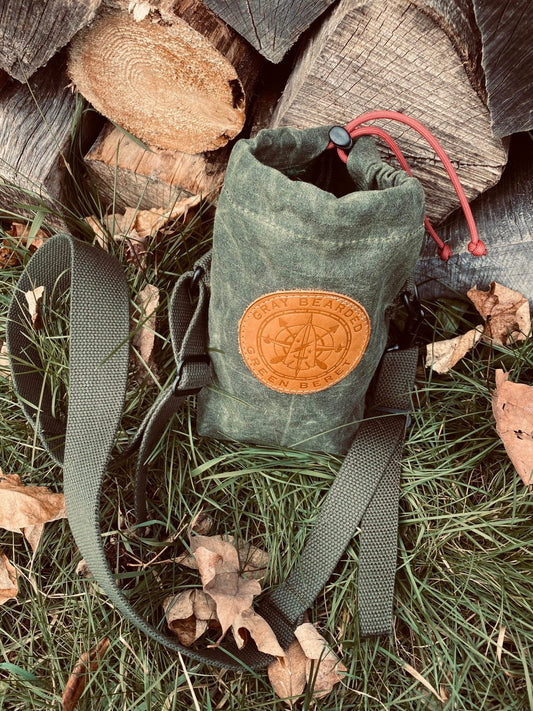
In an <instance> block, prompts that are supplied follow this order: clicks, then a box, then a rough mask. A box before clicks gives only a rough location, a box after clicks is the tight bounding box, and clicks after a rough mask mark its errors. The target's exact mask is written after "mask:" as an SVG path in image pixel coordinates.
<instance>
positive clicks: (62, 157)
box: [0, 55, 91, 220]
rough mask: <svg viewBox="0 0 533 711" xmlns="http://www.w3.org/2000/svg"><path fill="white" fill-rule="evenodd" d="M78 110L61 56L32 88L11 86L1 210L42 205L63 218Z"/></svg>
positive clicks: (1, 127)
mask: <svg viewBox="0 0 533 711" xmlns="http://www.w3.org/2000/svg"><path fill="white" fill-rule="evenodd" d="M30 89H31V90H30ZM75 107H76V97H75V96H74V94H73V93H72V91H71V90H70V89H69V88H68V79H67V76H66V73H65V61H64V57H62V56H61V55H58V56H57V57H56V58H54V59H53V60H52V61H51V62H50V63H49V64H48V65H47V66H46V67H45V68H43V69H40V70H39V71H38V72H36V73H35V74H34V75H33V76H32V78H31V79H30V80H29V82H28V84H20V83H19V82H17V81H15V80H12V81H11V82H9V83H8V84H6V85H5V86H4V88H3V89H2V90H1V91H0V207H1V208H3V209H9V208H11V209H13V210H14V211H15V212H18V211H19V207H17V203H25V204H33V205H36V204H43V205H45V206H47V207H48V208H49V209H50V210H52V211H53V213H57V214H58V215H60V214H62V213H63V212H64V208H65V205H67V204H68V202H69V190H68V177H69V172H68V168H67V164H68V160H69V150H70V147H71V130H72V125H73V116H74V111H75ZM85 138H86V140H90V139H91V135H90V133H86V135H85ZM60 219H61V218H60V217H58V220H60ZM52 220H53V218H52Z"/></svg>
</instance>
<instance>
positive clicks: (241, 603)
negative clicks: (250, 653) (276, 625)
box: [190, 535, 283, 656]
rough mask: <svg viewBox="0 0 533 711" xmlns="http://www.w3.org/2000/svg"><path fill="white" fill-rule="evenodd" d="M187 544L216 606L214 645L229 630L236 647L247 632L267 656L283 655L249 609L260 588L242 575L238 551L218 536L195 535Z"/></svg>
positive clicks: (269, 632) (267, 629)
mask: <svg viewBox="0 0 533 711" xmlns="http://www.w3.org/2000/svg"><path fill="white" fill-rule="evenodd" d="M190 543H191V551H192V553H193V555H194V557H195V558H196V562H197V564H198V571H199V573H200V577H201V579H202V586H203V589H204V592H206V593H207V594H208V595H209V596H210V597H212V598H213V600H214V601H215V605H216V612H217V619H218V621H219V622H220V626H221V635H220V638H219V639H218V640H217V642H216V644H215V646H216V645H218V644H220V642H221V641H222V639H223V638H224V635H225V634H226V632H227V631H228V629H229V628H230V627H232V629H233V633H234V636H235V641H236V642H237V645H238V646H243V644H244V643H245V642H246V639H247V635H245V634H243V630H247V632H248V633H249V635H250V636H251V637H252V638H253V640H254V642H255V643H256V645H257V646H258V647H259V649H262V650H263V651H264V650H266V649H269V650H274V651H273V652H269V653H275V654H279V656H282V655H283V650H282V649H281V647H280V646H279V644H278V641H277V639H276V635H275V634H274V632H273V630H272V629H271V628H270V626H269V625H268V624H267V622H266V621H265V620H263V618H261V617H260V616H259V615H257V614H256V613H255V612H254V611H253V610H252V609H251V608H252V602H253V599H254V597H255V596H256V595H259V593H260V592H261V586H260V584H259V582H258V581H257V580H255V579H247V578H244V577H243V576H242V575H241V570H240V568H241V564H240V560H239V552H238V551H237V549H236V548H235V546H234V545H232V544H231V543H230V542H229V541H227V540H224V539H223V538H222V537H221V536H197V535H195V536H191V537H190Z"/></svg>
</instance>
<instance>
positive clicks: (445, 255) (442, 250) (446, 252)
mask: <svg viewBox="0 0 533 711" xmlns="http://www.w3.org/2000/svg"><path fill="white" fill-rule="evenodd" d="M437 252H438V254H439V257H440V258H441V259H442V261H443V262H447V261H448V259H449V258H450V257H451V256H452V254H453V252H452V250H451V249H450V245H448V244H443V245H442V247H439V248H438V250H437Z"/></svg>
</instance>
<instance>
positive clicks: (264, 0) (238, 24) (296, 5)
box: [204, 0, 334, 64]
mask: <svg viewBox="0 0 533 711" xmlns="http://www.w3.org/2000/svg"><path fill="white" fill-rule="evenodd" d="M204 2H205V4H206V5H207V7H209V8H211V10H213V12H215V13H216V14H217V15H218V16H219V17H221V18H222V19H223V20H224V22H227V23H228V25H229V26H230V27H233V29H234V30H236V31H237V32H238V33H239V34H240V35H242V36H243V37H246V39H247V40H248V42H250V44H251V45H253V46H254V47H255V48H256V49H257V50H258V51H259V52H260V53H261V54H262V55H263V57H266V59H268V60H269V61H270V62H274V63H275V64H277V63H278V62H281V60H282V59H283V57H284V56H285V54H286V53H287V52H288V51H289V49H290V48H291V47H292V45H293V44H294V43H295V42H296V40H297V39H298V37H299V36H300V35H301V34H302V32H304V31H305V30H306V29H307V28H308V27H309V26H310V25H311V24H312V23H313V22H314V21H315V20H316V19H317V18H318V17H320V15H321V14H322V13H323V12H325V10H326V9H327V8H328V7H329V6H330V5H331V3H332V2H334V0H296V1H295V0H232V2H228V0H204Z"/></svg>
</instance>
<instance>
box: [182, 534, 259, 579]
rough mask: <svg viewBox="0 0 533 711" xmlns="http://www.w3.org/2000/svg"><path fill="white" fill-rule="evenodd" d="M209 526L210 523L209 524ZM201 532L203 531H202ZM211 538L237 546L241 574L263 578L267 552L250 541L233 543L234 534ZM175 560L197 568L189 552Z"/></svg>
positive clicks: (193, 568)
mask: <svg viewBox="0 0 533 711" xmlns="http://www.w3.org/2000/svg"><path fill="white" fill-rule="evenodd" d="M209 525H210V526H211V525H212V523H210V524H209ZM192 530H193V531H194V532H196V533H201V531H197V530H196V528H195V527H193V528H192ZM202 533H203V531H202ZM211 538H213V539H219V540H224V541H227V542H228V543H231V544H232V545H234V546H235V547H236V548H237V554H238V556H239V564H240V568H239V570H240V571H241V574H242V575H245V576H246V577H247V578H254V579H255V580H261V578H264V577H265V575H266V571H267V565H268V553H267V552H266V551H264V550H262V549H261V548H257V546H253V545H252V544H251V543H245V542H244V541H239V542H238V543H237V544H235V537H234V536H231V535H230V536H226V537H224V538H222V536H211ZM175 562H176V563H179V564H180V565H183V566H184V567H185V568H191V569H192V570H198V563H197V561H196V558H195V557H194V555H190V554H189V553H183V554H182V555H180V556H178V557H177V558H175Z"/></svg>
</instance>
